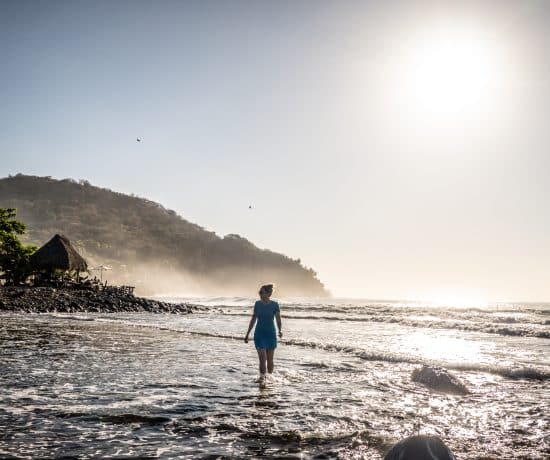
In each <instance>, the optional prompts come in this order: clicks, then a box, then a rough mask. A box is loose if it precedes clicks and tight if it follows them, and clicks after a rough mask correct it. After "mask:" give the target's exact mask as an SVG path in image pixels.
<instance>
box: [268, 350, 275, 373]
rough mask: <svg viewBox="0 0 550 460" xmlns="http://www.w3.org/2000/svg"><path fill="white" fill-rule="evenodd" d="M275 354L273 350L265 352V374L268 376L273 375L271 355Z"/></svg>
mask: <svg viewBox="0 0 550 460" xmlns="http://www.w3.org/2000/svg"><path fill="white" fill-rule="evenodd" d="M274 354H275V350H274V349H273V350H266V355H267V356H266V358H267V372H269V373H270V374H273V355H274Z"/></svg>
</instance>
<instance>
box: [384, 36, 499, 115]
mask: <svg viewBox="0 0 550 460" xmlns="http://www.w3.org/2000/svg"><path fill="white" fill-rule="evenodd" d="M400 51H401V52H400V53H398V54H396V55H395V56H394V57H393V59H394V65H393V69H392V70H393V72H392V73H393V75H392V79H391V84H390V86H391V90H390V91H391V92H392V93H393V98H396V99H395V100H397V101H398V104H399V106H400V107H401V109H404V110H406V111H407V112H412V113H413V114H415V115H432V116H437V117H439V116H442V115H448V114H451V115H464V116H467V115H468V114H469V113H472V112H473V111H476V110H481V109H482V108H483V107H484V106H487V104H489V103H490V102H491V97H492V91H493V88H494V84H495V82H496V81H497V79H498V78H499V76H500V75H499V66H498V59H497V54H498V49H497V47H495V46H494V43H493V42H492V41H491V40H489V39H488V37H486V36H484V35H483V34H481V33H474V32H473V31H467V30H457V29H454V30H453V29H451V28H444V29H439V30H437V31H431V32H430V33H429V34H428V33H427V34H423V35H420V36H418V35H415V36H411V37H410V41H409V42H408V43H407V44H406V46H405V47H403V48H401V50H400Z"/></svg>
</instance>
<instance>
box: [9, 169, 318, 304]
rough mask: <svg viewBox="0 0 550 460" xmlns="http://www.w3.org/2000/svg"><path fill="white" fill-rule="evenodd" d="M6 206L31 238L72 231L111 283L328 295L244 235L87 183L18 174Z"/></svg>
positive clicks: (293, 264) (306, 272) (313, 279)
mask: <svg viewBox="0 0 550 460" xmlns="http://www.w3.org/2000/svg"><path fill="white" fill-rule="evenodd" d="M0 207H2V208H6V207H13V208H16V209H17V218H18V219H20V220H22V221H24V223H25V224H26V225H27V230H28V233H27V236H26V242H27V243H34V244H36V245H38V246H41V245H42V244H44V243H45V242H46V241H48V240H49V239H50V238H51V237H52V236H53V235H54V234H55V233H62V234H64V235H66V236H67V237H68V238H69V239H70V240H71V242H72V243H73V244H74V245H75V247H76V248H77V249H78V250H79V251H80V252H81V254H82V255H83V256H84V257H85V258H87V259H88V261H89V263H90V264H91V265H98V264H103V265H108V266H109V267H111V268H112V270H111V271H109V272H106V273H104V276H107V277H108V278H109V280H110V281H112V282H124V283H133V284H135V285H136V286H137V288H138V290H141V292H147V293H153V292H154V293H158V292H164V293H201V294H207V293H211V294H216V295H218V294H220V295H237V294H248V295H253V294H254V291H255V289H256V286H257V285H258V284H260V283H263V282H267V281H273V282H275V283H276V284H277V285H278V287H279V291H278V295H315V296H322V295H326V294H327V292H326V291H325V289H324V287H323V284H322V283H321V282H320V281H319V280H318V279H317V276H316V273H315V271H313V270H312V269H310V268H306V267H304V266H302V265H301V263H300V262H299V260H294V259H291V258H289V257H287V256H285V255H282V254H278V253H275V252H272V251H269V250H267V249H259V248H258V247H256V246H255V245H254V244H252V243H251V242H250V241H248V240H246V239H245V238H242V237H240V236H239V235H226V236H225V237H223V238H221V237H219V236H217V235H216V234H215V233H213V232H210V231H207V230H205V229H204V228H202V227H200V226H199V225H196V224H193V223H191V222H188V221H186V220H185V219H183V218H182V217H180V216H178V215H177V214H176V213H175V212H174V211H171V210H168V209H165V208H164V207H163V206H161V205H160V204H158V203H154V202H152V201H149V200H146V199H143V198H138V197H135V196H129V195H125V194H122V193H117V192H113V191H112V190H108V189H104V188H99V187H94V186H92V185H91V184H90V183H88V182H87V181H79V182H77V181H74V180H72V179H64V180H56V179H52V178H50V177H36V176H25V175H22V174H18V175H16V176H13V177H11V176H10V177H7V178H3V179H0Z"/></svg>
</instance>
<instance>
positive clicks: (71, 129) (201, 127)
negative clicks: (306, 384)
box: [0, 0, 550, 301]
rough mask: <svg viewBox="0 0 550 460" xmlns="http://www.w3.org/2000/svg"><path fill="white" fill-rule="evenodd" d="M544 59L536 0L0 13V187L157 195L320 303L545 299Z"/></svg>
mask: <svg viewBox="0 0 550 460" xmlns="http://www.w3.org/2000/svg"><path fill="white" fill-rule="evenodd" d="M549 56H550V2H548V1H545V0H541V1H527V0H526V1H519V0H518V1H516V0H510V1H505V0H495V1H481V0H480V1H460V2H459V1H449V2H445V1H433V2H429V1H411V0H407V1H388V0H380V1H362V2H361V1H331V2H324V1H296V0H294V1H289V2H284V1H279V0H277V1H272V2H266V1H246V2H237V1H223V2H222V1H211V2H209V1H204V0H201V1H196V2H192V1H156V2H152V1H127V2H126V1H121V0H118V1H98V0H93V1H92V0H88V1H75V0H71V1H53V0H49V1H24V0H14V1H8V0H2V1H0V59H1V60H0V63H1V71H0V130H1V132H0V134H1V135H0V176H7V175H8V174H16V173H18V172H22V173H25V174H36V175H51V176H53V177H56V178H66V177H71V178H74V179H87V180H89V181H90V182H92V183H93V184H94V185H99V186H104V187H108V188H111V189H113V190H117V191H121V192H125V193H135V194H137V195H139V196H143V197H146V198H149V199H152V200H155V201H158V202H160V203H162V204H163V205H164V206H166V207H168V208H171V209H174V210H175V211H176V212H178V213H179V214H181V215H182V216H183V217H185V218H186V219H188V220H191V221H193V222H196V223H198V224H200V225H202V226H204V227H206V228H207V229H209V230H213V231H215V232H216V233H218V234H219V235H224V234H227V233H239V234H241V235H243V236H245V237H246V238H249V239H250V240H251V241H253V242H254V243H255V244H257V245H258V246H260V247H266V248H270V249H273V250H276V251H280V252H283V253H285V254H287V255H289V256H291V257H300V258H301V259H302V261H303V262H304V263H305V264H306V265H308V266H312V267H314V268H315V269H316V270H317V271H318V272H319V276H320V278H321V280H322V281H323V282H325V283H326V285H327V286H328V287H329V289H331V290H332V292H333V293H334V294H335V295H339V296H363V297H371V298H373V297H376V298H437V299H451V300H452V299H456V300H458V301H460V300H461V299H462V300H465V301H467V300H473V299H478V298H483V299H497V300H509V299H516V300H550V206H549V202H548V197H549V196H550V127H549V126H550V125H549V120H550V58H549ZM137 137H140V138H142V139H143V141H142V142H141V143H137V142H136V138H137ZM250 204H251V205H253V209H252V210H249V209H248V206H249V205H250Z"/></svg>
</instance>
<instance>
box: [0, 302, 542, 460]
mask: <svg viewBox="0 0 550 460" xmlns="http://www.w3.org/2000/svg"><path fill="white" fill-rule="evenodd" d="M193 301H194V302H196V303H202V304H208V305H210V306H213V307H214V308H213V310H212V311H211V312H209V313H201V314H192V315H188V316H176V315H153V314H116V315H104V314H103V315H102V314H86V315H79V316H75V315H70V314H66V315H62V314H55V315H53V314H52V315H38V314H35V315H17V314H1V315H0V321H1V326H0V348H1V350H0V370H1V372H0V396H1V398H0V427H1V428H2V430H1V432H2V434H1V437H0V457H8V456H10V455H11V456H16V457H21V458H40V457H42V458H46V457H48V458H49V457H52V456H58V457H61V456H78V457H81V458H91V457H113V456H120V457H128V456H142V457H143V456H145V457H147V456H149V457H153V458H155V457H161V458H176V457H189V458H191V457H193V458H216V457H219V456H222V457H223V456H225V457H228V458H230V457H287V458H373V459H375V458H381V456H382V455H383V453H384V451H385V450H387V449H388V448H389V447H390V446H391V445H392V443H394V442H395V441H397V440H399V439H401V438H402V437H404V436H407V435H411V434H415V433H417V432H420V433H422V434H438V435H440V436H441V437H442V438H443V439H444V440H445V442H446V443H447V444H448V445H449V446H450V447H451V449H452V450H453V451H454V452H455V453H456V454H457V455H458V457H459V458H479V457H489V458H543V457H548V456H549V455H550V435H549V433H550V432H549V427H550V420H549V415H548V414H550V392H549V391H548V390H549V388H550V385H549V382H550V359H549V358H550V348H549V344H550V341H549V340H548V335H547V334H548V332H549V324H548V323H549V321H548V320H549V319H550V315H549V313H550V310H549V309H548V307H547V306H545V305H538V306H533V305H499V306H493V307H488V308H477V309H472V308H470V309H466V308H465V309H456V308H445V307H437V306H436V307H434V306H426V305H419V304H406V303H387V302H385V303H383V302H377V303H367V302H350V301H336V300H335V301H331V302H330V304H320V303H315V302H312V301H309V302H304V301H302V302H286V303H285V302H281V307H282V312H283V322H284V324H283V330H284V332H285V337H284V340H283V343H281V344H280V346H279V347H278V349H277V352H276V372H275V375H274V378H273V379H272V381H271V382H270V383H269V385H268V388H267V389H265V390H260V389H259V388H258V387H257V385H256V384H255V383H254V380H255V378H256V376H257V370H256V353H255V350H254V348H253V345H252V344H251V343H249V344H248V345H246V344H244V343H243V342H242V336H243V334H244V332H245V330H246V327H247V324H248V317H249V314H250V310H251V307H249V306H248V305H252V303H251V301H252V299H193ZM422 363H432V364H438V365H441V366H444V367H446V368H447V369H449V370H450V371H451V372H452V373H453V374H454V375H456V376H457V377H459V378H460V379H461V380H462V381H463V382H464V383H465V384H466V386H467V387H468V388H469V389H470V394H468V395H466V396H457V395H449V394H445V393H439V392H436V391H433V390H430V389H429V388H427V387H425V386H423V385H421V384H417V383H414V382H412V381H411V372H412V370H413V369H415V368H417V367H419V365H420V364H422Z"/></svg>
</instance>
